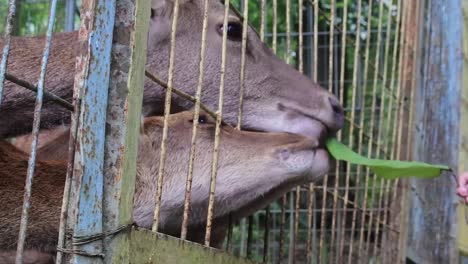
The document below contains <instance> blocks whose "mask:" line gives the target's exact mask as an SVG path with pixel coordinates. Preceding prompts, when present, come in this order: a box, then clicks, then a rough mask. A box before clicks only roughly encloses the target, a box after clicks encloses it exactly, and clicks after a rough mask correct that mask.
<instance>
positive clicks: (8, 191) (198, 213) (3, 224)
mask: <svg viewBox="0 0 468 264" xmlns="http://www.w3.org/2000/svg"><path fill="white" fill-rule="evenodd" d="M192 119H193V113H191V112H182V113H178V114H173V115H171V116H170V119H169V137H168V153H167V161H166V162H167V164H168V165H169V164H170V166H166V172H165V181H164V186H163V193H162V205H161V213H160V230H161V231H162V232H164V233H166V234H169V235H174V236H178V235H179V234H180V228H181V222H182V214H183V207H184V206H183V204H184V197H185V180H186V175H187V173H188V165H187V160H188V157H189V150H190V140H191V137H190V135H191V132H192V131H191V130H192V122H193V120H192ZM162 120H163V118H162V117H147V118H145V120H144V126H143V127H144V128H143V129H142V131H141V135H140V143H139V150H138V158H137V178H136V192H135V196H134V211H133V219H134V222H135V223H136V224H137V225H138V226H140V227H143V228H150V227H151V225H152V222H153V212H154V207H155V194H156V187H157V180H156V178H157V172H158V167H159V156H160V146H159V145H160V141H161V135H162V133H161V131H162ZM199 122H200V125H199V134H198V137H197V142H196V144H197V151H196V156H195V167H194V176H193V185H192V186H193V187H192V195H191V209H190V216H189V234H188V239H189V240H192V241H195V242H203V238H204V232H205V225H206V216H207V205H208V195H209V186H210V184H209V183H210V172H211V162H212V155H213V141H214V140H213V135H214V131H215V121H214V120H213V119H212V118H211V117H208V116H207V115H205V114H203V113H202V114H201V116H200V119H199ZM63 134H64V135H66V134H67V133H66V132H64V133H63ZM60 137H64V136H63V135H62V136H58V137H56V141H57V142H58V144H57V145H54V144H55V143H57V142H55V141H52V142H50V143H49V144H48V146H55V147H56V148H55V149H56V150H57V151H58V152H60V151H63V152H65V148H66V145H65V144H63V143H62V142H61V140H60ZM319 142H320V141H319V139H318V138H317V139H310V138H307V137H304V136H301V135H296V134H290V133H261V132H248V131H239V130H236V129H234V128H232V127H230V126H223V127H222V130H221V146H220V152H219V174H218V179H217V186H216V195H215V211H214V225H215V226H214V231H213V232H214V233H213V236H212V240H211V241H212V245H213V246H220V245H221V242H222V241H223V238H224V235H225V233H226V228H227V220H228V215H229V214H231V216H232V217H233V219H234V220H235V219H239V218H241V217H245V216H247V215H249V214H251V213H253V212H254V211H256V210H259V209H261V208H263V207H264V206H266V205H267V204H269V203H271V202H272V201H273V200H275V199H277V198H279V197H281V196H282V195H283V194H285V193H286V192H287V191H288V190H290V189H291V188H292V187H293V186H297V185H298V184H302V183H306V182H312V181H317V180H319V179H320V178H321V177H322V176H323V175H324V174H325V173H326V172H327V170H328V159H329V157H328V154H327V151H326V150H325V149H323V146H322V145H321V144H319ZM39 153H41V151H40V150H39ZM40 155H41V154H40ZM27 159H28V155H27V154H25V153H23V152H21V151H20V150H18V149H17V148H15V147H14V146H12V145H10V144H9V143H7V142H6V141H0V168H1V170H0V199H1V200H2V204H1V205H0V251H3V252H7V253H3V260H4V262H6V261H7V255H8V252H10V253H9V254H10V255H11V254H12V253H11V252H14V250H15V249H16V240H17V236H18V230H19V224H20V221H19V219H20V217H21V210H20V209H19V208H21V206H22V199H21V197H22V192H23V189H24V182H25V181H24V177H25V175H26V169H27ZM65 172H66V164H65V162H63V161H38V162H37V165H36V171H35V176H34V184H33V192H32V201H31V209H30V216H29V226H28V235H27V241H26V249H27V250H29V251H28V252H32V253H31V254H33V253H37V252H36V251H38V252H42V253H47V254H54V251H55V244H56V242H57V241H56V239H57V236H58V226H59V225H58V222H59V215H60V213H59V212H60V206H61V202H62V193H63V188H64V182H65ZM1 257H2V254H0V262H2V259H1ZM2 263H3V262H2Z"/></svg>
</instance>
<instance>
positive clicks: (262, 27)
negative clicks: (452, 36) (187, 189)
mask: <svg viewBox="0 0 468 264" xmlns="http://www.w3.org/2000/svg"><path fill="white" fill-rule="evenodd" d="M260 5H261V6H260V9H261V10H260V40H261V41H262V42H263V41H264V40H265V9H266V0H261V4H260ZM269 216H270V206H269V205H268V206H267V207H266V208H265V233H264V235H263V262H265V263H266V262H267V261H268V247H269V243H268V242H269V241H268V240H269V232H270V230H269V229H270V228H269Z"/></svg>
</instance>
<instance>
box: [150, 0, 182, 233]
mask: <svg viewBox="0 0 468 264" xmlns="http://www.w3.org/2000/svg"><path fill="white" fill-rule="evenodd" d="M173 13H174V16H173V18H172V28H171V51H170V55H169V73H168V77H167V90H166V98H165V101H164V122H163V132H162V140H161V158H160V161H159V170H158V188H157V193H156V207H155V209H154V222H153V226H152V230H153V231H154V232H157V231H158V224H159V212H160V209H161V197H162V190H163V181H164V167H165V163H166V149H167V134H168V119H169V114H170V112H171V98H172V88H173V85H174V61H175V41H176V33H177V20H178V17H179V0H175V2H174V10H173Z"/></svg>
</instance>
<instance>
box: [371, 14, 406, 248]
mask: <svg viewBox="0 0 468 264" xmlns="http://www.w3.org/2000/svg"><path fill="white" fill-rule="evenodd" d="M392 11H393V10H392V8H391V7H390V8H389V10H388V14H387V16H388V17H391V15H392ZM391 23H392V19H388V20H387V29H386V31H387V33H386V42H385V51H384V62H383V71H384V72H383V80H382V85H383V86H385V85H386V81H387V74H388V72H387V67H388V53H389V48H390V33H391ZM394 63H395V62H394ZM381 97H382V107H381V108H380V112H379V127H378V132H377V141H378V147H377V148H381V146H382V142H381V141H382V140H383V138H382V133H383V131H382V129H383V128H382V127H383V123H384V122H383V117H384V116H383V115H384V112H385V89H382V94H381ZM390 97H391V96H390ZM389 107H390V106H389ZM389 111H391V108H389ZM397 127H399V129H400V130H401V129H402V127H401V126H394V129H397ZM387 129H389V128H387ZM383 144H385V143H383ZM385 145H387V144H385ZM379 154H380V152H379V151H376V157H377V158H379V156H380V155H379ZM391 158H393V157H391ZM389 184H390V182H389V181H386V180H383V179H381V181H380V187H381V189H380V191H379V202H378V208H379V210H378V211H379V214H377V222H380V218H381V215H382V214H381V213H380V211H381V208H382V203H385V202H384V201H383V199H385V197H387V200H388V191H389V188H390V186H389ZM384 186H386V187H384ZM384 196H385V197H384ZM387 204H388V202H387ZM385 208H386V207H385ZM386 211H387V210H385V212H386ZM385 212H384V214H385ZM384 222H385V220H384ZM379 231H380V225H378V224H377V225H376V229H375V237H376V239H378V236H379ZM377 244H378V243H377V242H374V247H373V253H372V254H373V255H377Z"/></svg>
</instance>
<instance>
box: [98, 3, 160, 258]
mask: <svg viewBox="0 0 468 264" xmlns="http://www.w3.org/2000/svg"><path fill="white" fill-rule="evenodd" d="M150 4H151V1H148V0H118V1H117V5H116V14H128V15H126V16H122V15H119V16H117V15H116V17H115V25H114V32H119V34H115V35H114V39H113V46H112V54H111V62H112V63H111V65H112V68H111V78H110V87H109V103H108V108H107V122H106V127H107V129H106V143H105V157H104V158H105V163H104V171H105V173H104V197H103V218H104V221H103V223H104V230H105V231H110V230H115V229H117V228H118V227H121V226H123V225H129V224H132V212H133V194H134V190H135V176H136V159H137V151H138V142H139V134H140V122H141V118H140V116H141V109H142V102H143V83H144V77H145V76H144V72H145V65H146V51H147V47H146V45H147V36H148V26H149V19H150V16H151V14H150V10H151V9H150ZM129 231H130V229H127V232H123V233H120V234H117V235H114V236H111V237H109V238H107V239H106V240H105V241H104V252H105V254H106V256H105V263H130V260H129V256H130V254H129V250H130V249H129V246H130V244H129V236H130V232H129Z"/></svg>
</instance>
